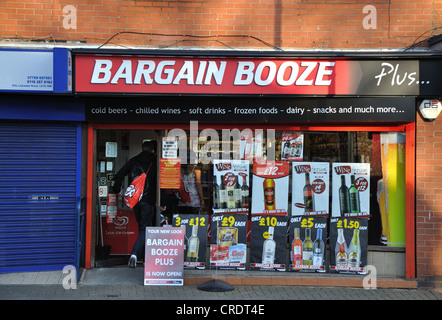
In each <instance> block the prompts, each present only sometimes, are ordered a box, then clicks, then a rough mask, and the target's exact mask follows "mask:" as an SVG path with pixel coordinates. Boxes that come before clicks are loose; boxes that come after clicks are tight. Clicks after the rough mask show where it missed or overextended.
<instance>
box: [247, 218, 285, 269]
mask: <svg viewBox="0 0 442 320" xmlns="http://www.w3.org/2000/svg"><path fill="white" fill-rule="evenodd" d="M287 220H288V217H287V216H268V215H267V216H265V215H262V216H252V218H251V222H250V223H251V226H250V229H251V231H250V232H251V237H250V270H268V271H285V270H286V258H287V257H286V247H287Z"/></svg>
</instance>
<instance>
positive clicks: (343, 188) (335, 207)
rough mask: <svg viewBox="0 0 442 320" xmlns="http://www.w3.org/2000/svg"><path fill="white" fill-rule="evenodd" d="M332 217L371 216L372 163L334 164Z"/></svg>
mask: <svg viewBox="0 0 442 320" xmlns="http://www.w3.org/2000/svg"><path fill="white" fill-rule="evenodd" d="M332 185H333V190H332V217H354V218H360V217H366V218H368V217H369V216H370V164H369V163H333V164H332Z"/></svg>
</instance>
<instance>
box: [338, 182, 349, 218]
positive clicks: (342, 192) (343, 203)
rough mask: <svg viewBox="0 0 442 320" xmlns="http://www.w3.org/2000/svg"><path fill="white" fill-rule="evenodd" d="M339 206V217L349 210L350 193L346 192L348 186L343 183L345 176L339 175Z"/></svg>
mask: <svg viewBox="0 0 442 320" xmlns="http://www.w3.org/2000/svg"><path fill="white" fill-rule="evenodd" d="M339 207H340V212H341V217H343V216H344V214H345V213H348V212H350V195H349V193H348V188H347V186H346V185H345V176H344V175H342V176H341V187H340V188H339Z"/></svg>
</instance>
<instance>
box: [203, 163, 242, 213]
mask: <svg viewBox="0 0 442 320" xmlns="http://www.w3.org/2000/svg"><path fill="white" fill-rule="evenodd" d="M249 184H250V183H249V162H248V161H242V160H214V161H213V193H212V194H213V201H212V205H213V212H214V213H215V214H219V213H248V212H249V207H250V194H249V189H250V188H249Z"/></svg>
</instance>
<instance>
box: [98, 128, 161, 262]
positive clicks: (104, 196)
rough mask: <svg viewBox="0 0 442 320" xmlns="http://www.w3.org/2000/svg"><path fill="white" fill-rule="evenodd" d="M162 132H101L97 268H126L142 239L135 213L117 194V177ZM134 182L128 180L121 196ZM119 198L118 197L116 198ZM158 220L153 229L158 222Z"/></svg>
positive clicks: (99, 132) (125, 181) (126, 178)
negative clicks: (129, 257) (115, 183)
mask: <svg viewBox="0 0 442 320" xmlns="http://www.w3.org/2000/svg"><path fill="white" fill-rule="evenodd" d="M158 136H159V131H155V130H149V129H146V130H119V129H97V130H96V142H95V148H94V149H95V150H94V152H95V170H94V171H95V172H94V176H95V178H96V188H95V196H94V201H95V203H96V205H95V206H94V207H95V212H94V218H95V221H96V222H95V226H94V233H95V237H94V238H95V266H111V265H116V264H117V265H118V264H126V263H127V256H128V255H129V254H130V253H131V250H132V246H133V244H134V242H135V240H136V239H137V237H138V225H137V222H136V219H135V214H134V212H133V209H130V208H128V207H127V206H126V205H125V204H124V202H123V197H122V196H121V194H120V195H118V193H116V192H117V191H115V190H114V188H113V187H114V176H115V174H116V173H117V172H118V171H119V170H120V169H121V168H122V167H123V166H124V165H125V164H126V163H127V162H128V161H129V160H130V159H131V158H133V157H135V156H136V155H138V154H139V153H140V152H141V151H142V150H141V146H142V144H143V142H145V141H155V142H157V138H158ZM130 182H131V181H129V178H128V177H127V176H126V177H125V178H124V180H123V185H122V187H121V192H123V193H124V190H126V188H127V187H128V185H129V184H130ZM115 195H117V196H115ZM157 220H158V219H157V218H156V216H154V220H153V225H156V222H157Z"/></svg>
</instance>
